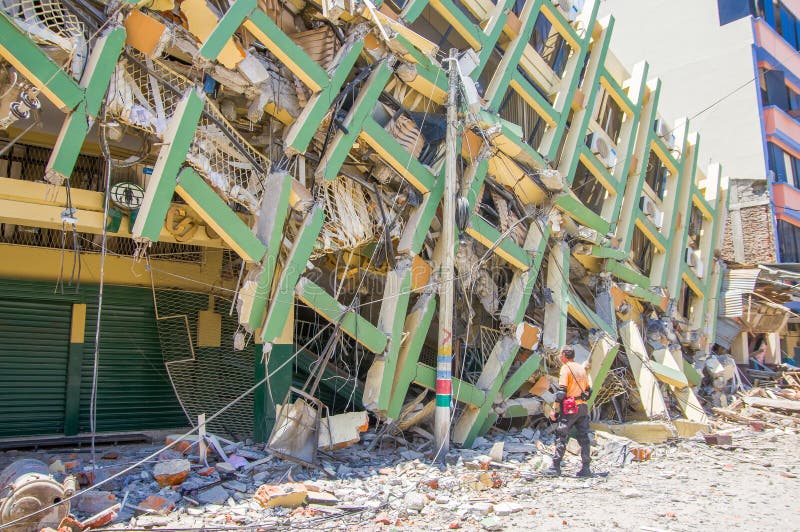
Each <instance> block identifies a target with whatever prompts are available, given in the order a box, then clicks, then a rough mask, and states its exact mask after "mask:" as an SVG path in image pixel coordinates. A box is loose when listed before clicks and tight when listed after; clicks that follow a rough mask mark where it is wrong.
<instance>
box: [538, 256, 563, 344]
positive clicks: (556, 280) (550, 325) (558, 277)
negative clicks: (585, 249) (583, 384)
mask: <svg viewBox="0 0 800 532" xmlns="http://www.w3.org/2000/svg"><path fill="white" fill-rule="evenodd" d="M569 259H570V250H569V246H568V245H567V244H566V242H564V241H562V240H556V241H554V242H553V245H552V246H551V248H550V255H549V256H548V258H547V279H545V286H546V287H547V288H548V289H549V290H550V300H551V301H548V302H545V304H544V324H543V327H542V340H541V345H542V347H543V348H544V349H545V350H558V349H561V346H562V345H564V342H566V339H567V318H568V316H569V295H570V294H569V287H570V284H569V267H570V262H569Z"/></svg>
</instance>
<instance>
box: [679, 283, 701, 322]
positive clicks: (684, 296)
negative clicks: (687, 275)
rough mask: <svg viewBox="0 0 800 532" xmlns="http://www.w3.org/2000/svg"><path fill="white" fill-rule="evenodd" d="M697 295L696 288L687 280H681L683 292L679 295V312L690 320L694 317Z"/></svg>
mask: <svg viewBox="0 0 800 532" xmlns="http://www.w3.org/2000/svg"><path fill="white" fill-rule="evenodd" d="M696 297H697V296H696V295H695V293H694V290H692V289H691V287H690V286H689V285H688V284H686V281H681V292H680V295H679V297H678V312H680V315H681V316H683V317H684V318H686V319H687V320H689V321H692V318H693V317H694V300H695V298H696Z"/></svg>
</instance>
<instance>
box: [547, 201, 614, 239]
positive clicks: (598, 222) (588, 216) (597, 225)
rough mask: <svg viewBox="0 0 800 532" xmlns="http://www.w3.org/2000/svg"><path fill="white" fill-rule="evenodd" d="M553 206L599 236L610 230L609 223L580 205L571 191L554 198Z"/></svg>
mask: <svg viewBox="0 0 800 532" xmlns="http://www.w3.org/2000/svg"><path fill="white" fill-rule="evenodd" d="M555 204H556V206H557V207H559V208H560V209H561V210H563V211H564V213H566V214H567V215H568V216H569V217H570V218H572V219H574V220H575V221H577V222H578V223H580V224H582V225H585V226H586V227H589V228H591V229H594V230H595V231H597V232H598V233H600V234H601V235H605V234H608V232H609V231H610V230H611V223H609V222H608V221H606V220H604V219H603V218H602V217H601V216H600V215H598V214H597V213H595V212H594V211H592V210H591V209H589V208H588V207H587V206H585V205H584V204H583V203H581V201H580V200H579V199H578V198H577V196H575V194H574V193H573V192H572V191H568V192H564V193H562V194H559V195H558V196H556V201H555Z"/></svg>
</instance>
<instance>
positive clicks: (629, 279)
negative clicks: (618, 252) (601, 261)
mask: <svg viewBox="0 0 800 532" xmlns="http://www.w3.org/2000/svg"><path fill="white" fill-rule="evenodd" d="M605 271H607V272H608V273H610V274H611V275H613V276H615V277H617V278H619V279H622V280H623V281H625V282H626V283H631V284H635V285H637V286H640V287H642V288H644V289H645V290H647V289H648V288H650V278H649V277H647V276H646V275H642V274H641V273H637V272H635V271H633V270H631V269H630V268H628V267H627V266H625V265H624V264H622V263H621V262H619V261H616V260H613V259H611V260H607V261H606V266H605Z"/></svg>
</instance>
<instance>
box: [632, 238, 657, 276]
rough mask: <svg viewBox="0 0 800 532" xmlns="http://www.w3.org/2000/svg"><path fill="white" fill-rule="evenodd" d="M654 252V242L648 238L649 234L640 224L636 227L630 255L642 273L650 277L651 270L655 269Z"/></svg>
mask: <svg viewBox="0 0 800 532" xmlns="http://www.w3.org/2000/svg"><path fill="white" fill-rule="evenodd" d="M654 252H655V248H654V247H653V243H652V242H651V241H650V239H649V238H647V235H645V234H644V233H643V232H642V230H641V229H639V227H638V226H637V227H634V228H633V238H632V239H631V253H630V257H631V260H632V261H633V263H634V264H635V265H636V267H637V268H639V271H640V272H641V273H642V275H646V276H647V277H650V272H651V270H652V269H653V254H654Z"/></svg>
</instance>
